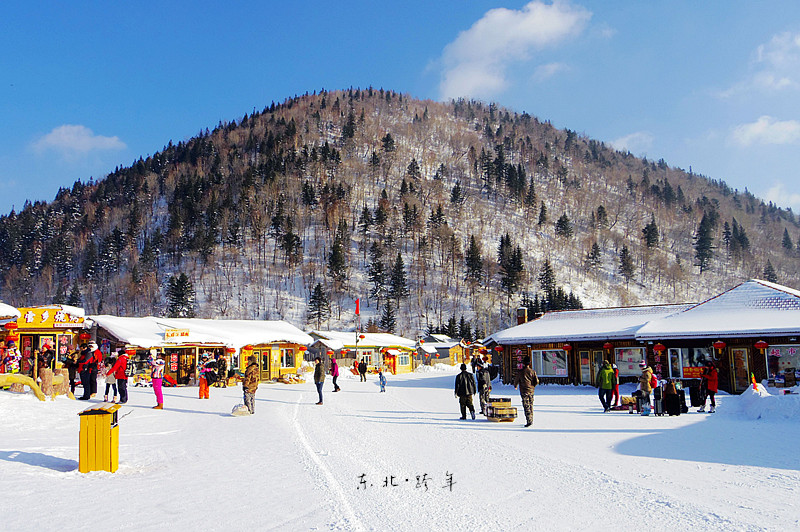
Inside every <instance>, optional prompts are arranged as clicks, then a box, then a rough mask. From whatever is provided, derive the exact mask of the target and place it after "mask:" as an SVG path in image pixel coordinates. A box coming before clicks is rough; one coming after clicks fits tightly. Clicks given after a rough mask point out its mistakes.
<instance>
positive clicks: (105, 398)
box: [103, 395, 108, 403]
mask: <svg viewBox="0 0 800 532" xmlns="http://www.w3.org/2000/svg"><path fill="white" fill-rule="evenodd" d="M103 402H105V403H107V402H108V396H107V395H104V396H103Z"/></svg>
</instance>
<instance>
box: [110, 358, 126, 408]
mask: <svg viewBox="0 0 800 532" xmlns="http://www.w3.org/2000/svg"><path fill="white" fill-rule="evenodd" d="M127 369H128V355H127V354H126V353H125V351H120V352H119V356H118V357H117V361H116V362H115V363H114V366H113V367H112V368H111V373H113V374H114V377H116V379H117V389H118V390H119V404H121V405H124V404H125V403H127V402H128V375H127V374H126V373H125V371H126V370H127Z"/></svg>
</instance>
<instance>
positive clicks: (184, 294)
mask: <svg viewBox="0 0 800 532" xmlns="http://www.w3.org/2000/svg"><path fill="white" fill-rule="evenodd" d="M194 298H195V296H194V286H193V285H192V282H191V281H190V280H189V277H187V275H186V274H185V273H181V274H180V275H173V276H171V277H170V278H169V281H168V284H167V316H169V317H170V318H193V317H194Z"/></svg>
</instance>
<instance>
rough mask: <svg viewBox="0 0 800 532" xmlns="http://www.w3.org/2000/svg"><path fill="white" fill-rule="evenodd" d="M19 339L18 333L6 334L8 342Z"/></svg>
mask: <svg viewBox="0 0 800 532" xmlns="http://www.w3.org/2000/svg"><path fill="white" fill-rule="evenodd" d="M18 340H19V335H18V334H8V335H7V336H6V341H7V342H16V341H18Z"/></svg>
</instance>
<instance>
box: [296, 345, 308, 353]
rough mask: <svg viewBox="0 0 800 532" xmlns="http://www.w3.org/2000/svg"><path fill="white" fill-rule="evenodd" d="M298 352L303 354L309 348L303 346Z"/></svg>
mask: <svg viewBox="0 0 800 532" xmlns="http://www.w3.org/2000/svg"><path fill="white" fill-rule="evenodd" d="M297 350H298V351H300V352H301V353H302V352H303V351H307V350H308V348H307V347H306V346H304V345H301V346H300V347H298V348H297Z"/></svg>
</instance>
